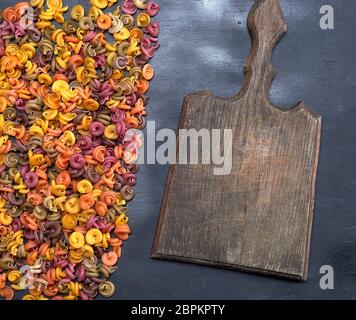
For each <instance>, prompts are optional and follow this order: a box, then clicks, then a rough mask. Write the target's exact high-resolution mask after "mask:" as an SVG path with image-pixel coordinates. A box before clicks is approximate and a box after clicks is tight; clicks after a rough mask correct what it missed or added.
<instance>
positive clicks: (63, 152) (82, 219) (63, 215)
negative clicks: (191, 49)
mask: <svg viewBox="0 0 356 320" xmlns="http://www.w3.org/2000/svg"><path fill="white" fill-rule="evenodd" d="M89 2H90V7H89V9H88V10H85V9H84V7H83V6H82V5H81V4H78V5H75V6H73V7H72V8H69V7H68V6H66V5H65V3H64V1H62V0H46V1H44V0H31V1H30V2H29V3H26V2H20V3H17V4H15V5H13V6H11V7H8V8H5V9H4V10H3V11H2V13H1V15H0V30H1V32H0V297H2V298H4V299H7V300H10V299H13V297H14V291H21V290H28V292H27V293H26V294H25V295H24V296H23V299H24V300H48V299H53V300H91V299H94V298H95V297H96V296H97V295H98V294H101V295H102V296H104V297H111V296H112V295H113V294H114V292H115V285H114V284H113V283H112V282H111V281H109V280H108V279H109V277H110V276H111V274H113V273H114V272H115V270H116V265H117V263H118V260H119V259H120V257H121V250H122V244H123V241H125V240H127V239H128V237H129V234H130V232H131V230H130V227H129V226H128V222H129V219H128V216H127V214H128V208H127V202H128V201H130V200H132V199H133V197H134V190H133V187H134V185H135V184H136V172H137V170H138V165H137V164H136V160H137V157H138V149H139V148H140V146H141V145H142V142H141V137H140V135H139V132H138V131H136V130H130V129H143V127H144V126H145V120H144V119H145V116H146V113H147V112H146V104H147V96H146V93H147V91H148V90H149V81H150V80H151V79H152V78H153V76H154V70H153V68H152V66H151V65H150V64H148V61H149V59H150V58H152V57H153V55H154V54H155V52H156V50H157V49H158V47H159V42H158V39H157V38H158V34H159V24H158V23H157V22H156V21H153V17H154V16H155V15H156V14H157V12H158V11H159V5H158V4H156V3H155V2H153V1H148V0H122V1H120V4H119V5H117V6H116V8H114V9H109V8H112V7H113V6H114V5H115V4H116V3H117V2H118V1H117V0H89ZM66 12H68V15H67V16H68V18H67V16H65V15H66ZM29 13H31V15H29Z"/></svg>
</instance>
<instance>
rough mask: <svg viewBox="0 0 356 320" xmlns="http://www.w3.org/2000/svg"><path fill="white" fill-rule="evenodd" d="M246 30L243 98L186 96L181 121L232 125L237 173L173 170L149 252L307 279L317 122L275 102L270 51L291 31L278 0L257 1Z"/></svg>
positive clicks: (189, 125) (190, 124) (303, 110)
mask: <svg viewBox="0 0 356 320" xmlns="http://www.w3.org/2000/svg"><path fill="white" fill-rule="evenodd" d="M248 26H249V30H250V33H251V38H252V49H251V52H250V55H249V58H248V62H247V64H246V67H245V81H244V84H243V86H242V89H241V91H240V93H239V94H238V95H237V96H236V97H232V98H229V99H223V98H219V97H215V96H213V95H212V94H210V93H206V92H203V93H197V94H192V95H189V96H187V97H186V98H185V102H184V107H183V111H182V115H181V123H180V128H181V129H191V128H193V129H194V128H195V129H198V130H200V129H202V128H207V129H217V128H220V129H232V130H233V131H232V132H233V144H232V146H233V149H232V151H233V152H232V154H233V157H232V165H233V169H232V172H231V174H230V175H227V176H216V175H214V172H213V168H214V167H215V165H214V164H211V165H172V166H171V168H170V171H169V175H168V180H167V185H166V191H165V195H164V198H163V204H162V209H161V214H160V218H159V222H158V227H157V231H156V237H155V241H154V245H153V250H152V256H153V257H154V258H162V259H172V260H182V261H186V262H194V263H201V264H208V265H214V266H222V267H228V268H236V269H241V270H245V271H253V272H258V273H265V274H270V275H276V276H282V277H288V278H293V279H298V280H306V279H307V274H308V261H309V248H310V236H311V225H312V217H313V209H314V192H315V179H316V173H317V164H318V156H319V144H320V143H319V141H320V130H321V118H320V117H319V116H317V115H316V114H314V113H312V112H310V111H309V109H308V108H307V107H306V106H305V105H304V104H303V103H299V104H298V105H296V106H295V107H294V108H292V109H290V110H287V111H286V110H284V111H282V110H280V109H278V108H277V107H275V106H274V105H272V103H271V102H270V101H269V91H270V85H271V80H272V79H273V77H274V74H275V72H274V69H273V67H272V64H271V56H272V50H273V48H274V46H275V45H276V43H277V42H278V40H279V39H280V38H281V37H282V36H283V35H284V34H285V32H286V30H287V25H286V23H285V21H284V17H283V15H282V12H281V9H280V5H279V1H278V0H260V1H259V2H258V3H257V4H256V5H255V6H254V7H253V9H252V10H251V12H250V15H249V18H248Z"/></svg>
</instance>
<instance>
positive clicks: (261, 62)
mask: <svg viewBox="0 0 356 320" xmlns="http://www.w3.org/2000/svg"><path fill="white" fill-rule="evenodd" d="M248 28H249V31H250V35H251V40H252V47H251V51H250V54H249V57H248V60H247V64H246V65H245V67H244V73H245V80H244V84H243V90H242V92H243V93H244V94H245V95H248V96H250V97H256V95H257V96H259V98H262V99H265V100H266V101H269V90H270V87H271V83H272V80H273V78H274V76H275V70H274V68H273V66H272V52H273V48H274V47H275V46H276V44H277V43H278V41H279V40H280V39H281V38H282V36H283V35H284V34H285V33H286V32H287V24H286V22H285V20H284V17H283V13H282V9H281V7H280V4H279V0H259V1H257V3H256V4H255V5H254V6H253V7H252V9H251V11H250V13H249V16H248ZM261 88H263V90H261ZM261 95H262V96H261Z"/></svg>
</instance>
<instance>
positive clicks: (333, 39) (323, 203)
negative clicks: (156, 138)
mask: <svg viewBox="0 0 356 320" xmlns="http://www.w3.org/2000/svg"><path fill="white" fill-rule="evenodd" d="M14 2H15V1H8V0H5V1H2V2H1V5H0V7H2V6H6V5H8V4H10V3H14ZM64 2H69V3H70V4H75V3H77V2H78V1H73V0H71V1H64ZM158 2H159V3H160V5H161V11H160V13H159V15H158V17H157V18H158V20H159V22H160V24H161V34H160V42H161V48H160V50H159V51H158V53H157V55H156V56H155V58H154V60H153V61H152V64H153V66H154V68H155V71H156V77H155V79H154V80H153V81H152V87H151V90H150V97H151V98H150V102H149V107H148V110H149V115H148V120H155V121H156V126H157V129H160V128H172V129H176V128H177V126H178V120H179V115H180V111H181V106H182V100H183V97H184V96H185V95H186V94H188V93H190V92H195V91H199V90H204V89H208V90H211V91H213V93H215V94H216V95H220V96H231V95H233V94H235V93H236V92H237V91H238V90H239V88H240V85H241V83H242V79H243V76H242V69H243V65H244V63H245V61H246V58H247V55H248V52H249V49H250V38H249V35H248V31H247V27H246V18H247V14H248V11H249V9H250V7H251V6H252V4H253V3H254V1H253V0H184V1H181V0H179V1H178V0H158ZM324 4H330V5H332V6H333V7H334V9H335V30H332V31H323V30H321V29H320V27H319V19H320V14H319V10H320V7H321V6H322V5H324ZM281 6H282V9H283V12H284V15H285V18H286V20H287V23H288V27H289V30H288V33H287V35H286V36H285V37H284V38H283V39H282V41H281V42H280V43H279V45H278V47H277V49H276V50H275V53H274V57H273V62H274V66H275V68H276V70H277V73H278V74H277V77H276V79H275V81H274V83H273V86H272V90H271V99H272V101H273V102H274V103H275V104H276V105H278V106H281V107H284V108H286V107H290V106H293V105H294V104H295V103H296V102H298V101H300V100H304V101H305V102H306V103H307V105H308V106H309V107H310V108H311V109H312V110H313V111H314V112H316V113H318V114H320V115H321V116H322V117H323V131H322V147H321V158H320V166H319V173H318V180H317V194H316V209H315V215H314V225H313V237H312V249H311V260H310V269H309V272H310V275H309V280H308V282H307V283H298V282H293V281H288V280H280V279H277V278H268V277H265V276H259V275H253V274H246V273H242V272H236V271H230V270H224V269H215V268H211V267H205V266H199V265H190V264H183V263H176V262H167V261H159V260H152V259H150V249H151V245H152V240H153V235H154V230H155V224H156V220H157V217H158V214H159V209H160V204H161V200H162V194H163V190H164V185H165V179H166V175H167V170H168V166H160V165H147V166H146V165H145V166H141V171H140V173H139V179H138V184H137V187H136V198H135V199H134V201H133V202H132V203H131V204H130V205H129V207H130V213H129V217H130V223H131V227H132V229H133V235H132V237H131V238H130V240H129V241H127V242H126V243H125V245H124V249H123V256H122V258H121V260H120V262H119V268H118V272H117V273H116V274H115V275H114V277H113V279H114V280H113V281H114V282H115V283H116V284H117V288H118V290H117V294H116V296H115V298H117V299H351V298H353V299H355V298H356V281H355V280H356V209H355V207H356V197H355V186H356V170H355V165H356V125H355V119H356V106H355V103H354V100H355V98H356V72H355V71H356V36H355V34H356V20H355V18H354V15H355V12H356V2H355V1H353V0H298V1H296V0H281ZM326 264H327V265H331V266H333V267H334V270H335V290H328V291H323V290H321V289H320V287H319V279H320V277H321V275H320V274H319V269H320V267H321V266H322V265H326Z"/></svg>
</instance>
